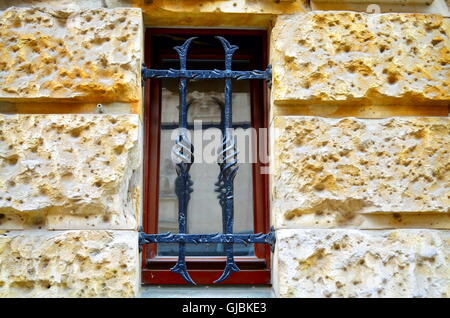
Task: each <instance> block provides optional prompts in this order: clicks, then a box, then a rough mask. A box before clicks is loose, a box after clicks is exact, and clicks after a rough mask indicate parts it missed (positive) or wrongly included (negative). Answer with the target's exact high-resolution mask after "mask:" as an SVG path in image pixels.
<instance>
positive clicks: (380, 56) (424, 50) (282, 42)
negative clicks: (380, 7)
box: [271, 12, 450, 105]
mask: <svg viewBox="0 0 450 318" xmlns="http://www.w3.org/2000/svg"><path fill="white" fill-rule="evenodd" d="M449 34H450V24H449V22H448V21H447V20H445V19H444V18H443V17H442V16H439V15H424V14H404V13H390V14H365V13H357V12H310V13H305V14H297V15H286V16H280V17H279V18H278V20H277V22H276V25H275V27H274V29H273V32H272V37H271V38H272V54H271V60H272V66H273V79H274V81H273V91H272V99H273V101H274V102H275V104H277V105H290V104H293V105H298V104H308V105H311V103H318V104H320V103H324V102H341V103H342V102H344V101H347V102H353V103H354V102H355V101H357V102H360V103H363V102H368V103H369V104H382V105H386V104H392V105H396V104H399V103H402V104H410V105H414V104H418V103H424V104H427V103H430V102H432V103H434V104H436V103H445V102H447V101H448V100H449V99H450V89H449V85H450V68H449V67H448V65H449V63H450V40H449Z"/></svg>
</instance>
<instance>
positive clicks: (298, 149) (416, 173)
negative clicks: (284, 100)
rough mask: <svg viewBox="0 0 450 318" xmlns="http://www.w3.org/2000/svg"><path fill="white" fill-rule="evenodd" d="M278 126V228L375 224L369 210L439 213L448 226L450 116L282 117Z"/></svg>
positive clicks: (275, 215)
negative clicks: (371, 220)
mask: <svg viewBox="0 0 450 318" xmlns="http://www.w3.org/2000/svg"><path fill="white" fill-rule="evenodd" d="M274 125H275V126H274V127H275V128H274V151H273V153H274V158H273V159H272V162H273V164H272V168H273V175H272V184H273V189H272V199H273V203H272V211H273V212H272V213H273V220H274V222H275V226H276V227H277V228H282V227H290V228H293V227H295V228H298V227H310V226H317V227H344V226H360V225H361V226H369V227H370V224H367V221H368V220H365V219H364V216H363V214H366V213H371V214H387V213H393V214H392V215H393V216H394V217H397V218H400V219H401V214H417V213H421V214H427V213H428V214H430V215H431V214H436V213H441V215H444V216H445V219H442V218H441V219H440V221H442V222H444V223H443V224H445V226H446V227H448V224H449V219H448V216H449V214H448V212H449V211H450V186H449V180H450V160H449V159H450V139H449V135H450V118H448V117H418V118H406V117H404V118H401V117H398V118H389V119H377V120H374V119H369V120H364V119H356V118H345V119H331V118H321V117H277V118H275V120H274ZM446 212H447V213H446ZM444 213H445V214H444ZM409 221H411V220H409ZM428 221H429V220H428ZM396 224H397V225H398V224H401V222H394V224H391V226H394V227H395V225H396ZM436 226H438V225H436ZM377 227H378V226H377Z"/></svg>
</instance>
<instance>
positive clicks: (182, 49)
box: [170, 37, 195, 285]
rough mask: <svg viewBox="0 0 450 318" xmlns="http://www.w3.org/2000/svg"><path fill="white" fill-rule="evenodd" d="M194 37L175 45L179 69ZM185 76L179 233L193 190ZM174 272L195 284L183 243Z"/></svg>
mask: <svg viewBox="0 0 450 318" xmlns="http://www.w3.org/2000/svg"><path fill="white" fill-rule="evenodd" d="M194 39H195V37H192V38H190V39H188V40H186V42H184V44H183V45H181V46H176V47H175V50H176V51H177V52H178V55H179V56H180V70H181V71H185V70H186V56H187V51H188V49H189V45H190V44H191V42H192V41H193V40H194ZM186 84H187V83H186V78H180V87H179V90H180V112H179V128H180V134H179V136H178V140H177V146H178V147H177V150H176V151H175V155H176V156H177V158H179V159H180V162H179V163H177V165H176V172H177V178H176V179H175V193H176V195H177V197H178V223H179V224H178V231H179V233H180V234H183V233H186V230H187V229H186V225H187V212H188V205H189V200H190V198H191V192H192V191H193V189H192V185H193V182H192V180H191V175H190V174H189V170H190V168H191V165H192V163H193V162H194V146H193V145H192V143H191V141H190V140H189V137H188V134H187V113H188V105H187V86H186ZM170 270H171V271H172V272H174V273H178V274H180V275H181V276H182V277H183V278H184V280H185V281H187V282H188V283H191V284H193V285H195V283H194V281H193V280H192V278H191V277H190V276H189V273H188V271H187V267H186V246H185V243H183V242H180V243H179V251H178V261H177V263H176V264H175V266H174V267H172V268H171V269H170Z"/></svg>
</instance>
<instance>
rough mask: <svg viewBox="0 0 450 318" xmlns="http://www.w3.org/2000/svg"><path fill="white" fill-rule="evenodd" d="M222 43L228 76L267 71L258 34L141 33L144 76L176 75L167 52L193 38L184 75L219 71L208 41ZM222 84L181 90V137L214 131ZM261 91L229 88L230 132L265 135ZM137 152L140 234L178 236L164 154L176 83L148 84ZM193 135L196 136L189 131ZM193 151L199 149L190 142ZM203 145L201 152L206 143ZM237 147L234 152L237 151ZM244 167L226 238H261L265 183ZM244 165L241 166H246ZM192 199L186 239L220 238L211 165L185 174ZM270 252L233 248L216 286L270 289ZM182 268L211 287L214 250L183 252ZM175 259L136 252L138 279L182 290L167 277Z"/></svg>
mask: <svg viewBox="0 0 450 318" xmlns="http://www.w3.org/2000/svg"><path fill="white" fill-rule="evenodd" d="M215 35H221V36H224V37H225V38H226V39H227V40H228V41H229V42H230V43H232V44H235V45H237V46H239V50H237V51H236V53H235V54H234V56H233V66H232V68H233V69H234V70H254V69H260V70H264V69H266V67H267V53H266V52H267V51H266V49H267V44H266V39H267V33H266V32H265V31H259V30H213V29H207V30H205V29H147V31H146V35H145V39H146V52H145V61H146V66H147V67H148V68H153V69H169V68H174V69H178V68H179V60H178V54H177V52H176V51H175V50H174V49H173V47H174V46H176V45H180V44H182V43H183V42H184V41H185V40H186V39H187V38H189V37H192V36H198V37H199V38H198V39H197V40H195V41H194V42H193V43H192V45H191V47H190V49H189V53H188V58H187V68H188V69H223V68H224V53H223V47H222V46H221V44H220V42H219V41H217V40H216V39H215V38H214V36H215ZM223 92H224V80H200V81H190V82H189V83H188V104H189V112H188V125H189V129H190V130H191V131H193V130H192V129H193V128H194V126H195V125H196V124H197V123H198V122H199V121H201V125H202V126H201V129H202V130H203V131H206V130H207V129H209V130H210V131H211V129H219V127H220V119H221V104H222V101H223ZM266 105H267V91H266V84H265V83H264V81H261V80H243V81H237V80H236V81H233V128H235V129H237V128H240V129H241V131H242V132H243V135H248V134H246V132H248V131H250V129H252V128H254V129H256V131H258V130H259V129H260V128H265V127H267V107H266ZM144 122H145V147H144V151H145V153H144V176H145V177H144V179H145V182H144V194H145V196H144V221H143V223H144V224H143V225H144V231H145V232H146V233H163V232H168V231H170V232H172V233H177V232H178V207H177V199H176V196H175V192H174V180H175V177H176V172H175V165H174V163H173V162H172V160H171V156H170V151H171V148H172V146H173V144H174V141H173V139H171V134H172V132H173V130H174V129H176V128H177V127H178V79H151V80H149V81H147V82H146V85H145V110H144ZM196 129H197V128H196ZM256 137H257V140H255V139H254V140H253V141H252V142H253V144H252V145H251V147H252V150H253V152H255V153H263V152H264V151H265V148H266V146H267V142H266V138H265V137H264V134H257V135H256ZM193 142H194V147H198V146H199V144H198V143H196V141H195V140H193ZM200 142H203V143H204V144H203V146H205V147H206V146H207V143H208V141H200ZM239 146H240V145H238V147H239ZM259 157H260V156H254V158H257V160H258V161H257V162H255V163H251V162H249V161H248V160H247V161H246V162H244V163H240V164H239V170H238V173H237V175H236V178H235V182H234V184H235V199H234V202H235V203H234V206H235V208H234V211H235V212H234V220H235V221H234V229H233V231H234V233H243V234H244V233H259V232H265V233H267V232H268V231H269V216H268V191H267V175H266V174H264V169H263V163H261V162H260V161H259V160H260V158H259ZM247 159H249V158H247ZM190 172H191V176H192V180H193V182H194V186H193V187H194V192H193V193H192V194H191V200H190V202H189V209H188V217H187V219H188V233H198V234H201V233H216V232H222V216H221V209H220V205H219V202H218V200H217V194H216V193H215V192H214V183H215V182H216V181H217V176H218V174H219V166H218V165H217V163H212V162H210V163H205V162H199V163H194V164H193V165H192V167H191V170H190ZM269 249H270V247H269V246H267V245H264V244H252V245H249V246H245V245H243V244H242V245H240V244H235V245H234V250H235V259H236V263H237V265H238V266H239V268H240V269H241V271H240V272H237V273H233V274H232V275H231V276H230V277H229V278H228V279H227V280H226V281H224V283H228V284H268V283H270V269H269V265H270V262H269V256H270V250H269ZM186 251H187V253H186V255H187V256H188V257H187V267H188V270H189V274H190V276H191V277H192V279H193V280H194V281H195V282H196V283H197V284H211V283H212V282H213V281H214V280H216V279H217V278H219V277H220V275H221V273H222V271H223V269H224V267H225V254H224V251H223V246H222V244H208V245H206V244H199V245H190V244H188V245H186ZM177 255H178V245H177V244H157V245H156V244H149V245H146V246H144V250H143V258H144V259H143V269H142V274H143V275H142V277H143V283H145V284H185V282H184V280H183V279H182V278H181V276H180V275H178V274H176V273H172V272H171V271H170V268H171V267H172V266H173V265H174V264H175V262H176V260H177Z"/></svg>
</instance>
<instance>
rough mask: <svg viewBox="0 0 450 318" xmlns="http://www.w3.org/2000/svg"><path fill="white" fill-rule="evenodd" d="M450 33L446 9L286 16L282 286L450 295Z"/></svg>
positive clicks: (274, 56)
mask: <svg viewBox="0 0 450 318" xmlns="http://www.w3.org/2000/svg"><path fill="white" fill-rule="evenodd" d="M449 35H450V29H449V24H448V20H446V19H444V18H442V16H439V15H422V14H381V15H380V14H365V13H356V12H310V13H305V14H297V15H287V16H280V17H279V18H278V19H277V22H276V24H275V27H274V29H273V32H272V46H271V62H272V65H273V71H274V84H273V90H272V110H271V111H272V116H273V120H272V122H271V135H272V171H271V172H272V175H271V193H270V195H271V205H272V222H273V224H274V225H275V227H276V229H277V245H276V253H275V255H274V259H273V263H274V277H273V279H274V288H275V293H276V295H277V296H278V297H450V290H449V286H450V276H449V274H450V273H449V270H448V261H449V258H450V250H449V248H448V237H449V233H450V232H449V231H448V229H449V226H450V223H449V221H450V214H449V212H450V209H449V207H450V182H449V180H450V139H449V135H450V119H449V117H448V112H449V108H448V107H449V105H450V103H449V100H450V89H449V84H450V69H449V62H450V61H449V60H448V57H449V56H448V53H449V52H450V51H449V50H450V40H449ZM405 115H406V117H402V116H405ZM327 117H329V118H327ZM356 117H360V118H356Z"/></svg>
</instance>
